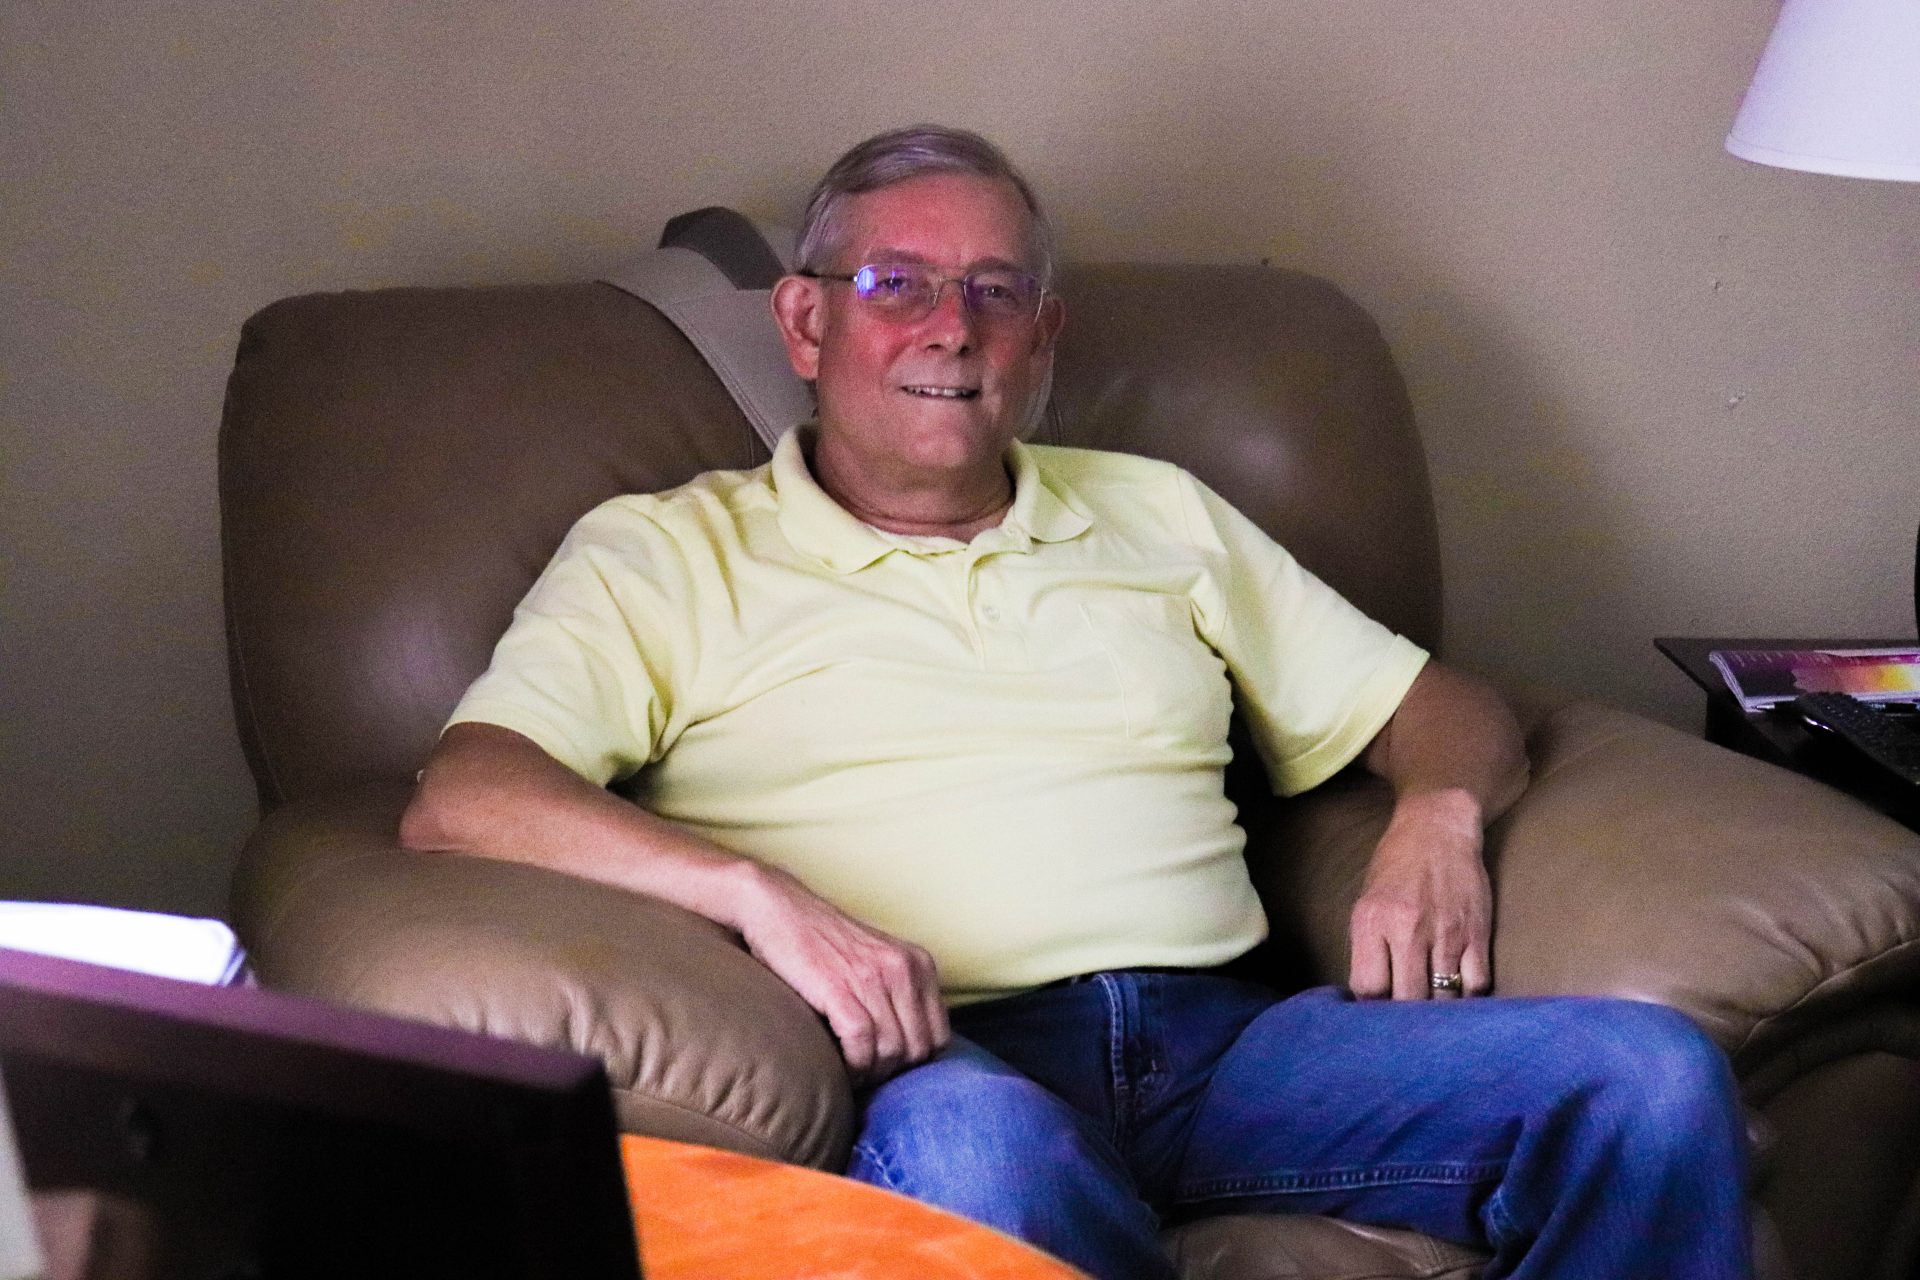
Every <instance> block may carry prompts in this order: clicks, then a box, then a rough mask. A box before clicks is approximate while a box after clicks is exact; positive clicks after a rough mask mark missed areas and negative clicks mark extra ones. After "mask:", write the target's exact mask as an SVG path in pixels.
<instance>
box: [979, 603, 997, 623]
mask: <svg viewBox="0 0 1920 1280" xmlns="http://www.w3.org/2000/svg"><path fill="white" fill-rule="evenodd" d="M980 616H981V617H983V618H985V619H986V620H987V621H988V622H998V621H1000V610H999V609H997V608H995V607H994V606H993V605H988V606H987V607H986V608H984V609H982V610H981V611H980Z"/></svg>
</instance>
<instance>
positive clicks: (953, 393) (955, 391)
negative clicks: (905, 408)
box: [900, 386, 980, 400]
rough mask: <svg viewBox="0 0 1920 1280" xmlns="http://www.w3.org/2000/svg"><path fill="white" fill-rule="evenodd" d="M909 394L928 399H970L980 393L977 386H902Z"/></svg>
mask: <svg viewBox="0 0 1920 1280" xmlns="http://www.w3.org/2000/svg"><path fill="white" fill-rule="evenodd" d="M900 389H901V390H902V391H904V392H906V393H907V394H908V395H910V396H921V397H924V398H925V399H928V400H972V399H974V398H975V397H977V396H978V395H979V394H980V388H978V387H913V386H908V387H902V388H900Z"/></svg>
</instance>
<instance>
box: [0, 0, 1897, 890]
mask: <svg viewBox="0 0 1920 1280" xmlns="http://www.w3.org/2000/svg"><path fill="white" fill-rule="evenodd" d="M1774 10H1775V4H1774V3H1773V0H1707V2H1706V3H1696V4H1675V3H1673V2H1672V0H1538V2H1537V3H1533V4H1513V3H1507V2H1504V0H1501V2H1495V0H1459V2H1457V3H1450V4H1441V3H1435V2H1434V0H1259V2H1257V3H1251V2H1239V3H1236V2H1233V0H1111V2H1109V3H1058V4H1046V3H1036V2H1034V0H1019V2H1017V3H1006V2H999V0H986V2H980V3H975V4H971V5H964V6H950V7H949V8H948V9H946V10H941V9H939V8H938V7H937V6H925V5H907V4H900V3H893V4H886V3H880V2H879V0H820V2H818V3H810V4H793V5H768V4H763V3H748V2H747V0H708V2H707V3H700V4H694V3H681V4H675V3H667V2H665V0H515V2H506V0H502V2H498V3H485V2H483V0H469V2H461V3H454V2H452V0H440V2H439V3H423V2H414V3H403V2H401V0H388V2H386V3H380V2H378V0H335V2H331V3H323V2H321V0H309V2H307V3H302V4H259V3H256V2H254V0H231V2H227V3H222V2H221V0H178V2H175V3H160V2H159V0H154V2H151V3H147V2H123V3H120V4H101V3H87V2H84V0H15V2H14V3H10V4H7V5H5V6H3V7H0V24H4V25H3V27H0V59H3V60H4V62H3V63H0V76H3V77H4V78H3V79H0V95H3V96H0V148H4V188H3V190H4V195H3V196H0V199H3V200H4V212H3V213H0V290H4V298H3V299H0V326H4V328H3V329H0V398H3V400H0V433H3V434H0V449H3V450H4V454H3V457H4V463H3V465H0V555H4V562H3V569H4V576H3V577H0V592H3V593H4V594H3V595H0V712H3V713H4V719H3V720H0V735H4V736H3V737H0V830H4V833H5V834H4V837H0V860H3V861H0V867H3V868H4V870H0V897H4V896H73V897H89V898H95V899H99V900H107V901H116V902H125V903H131V904H136V905H146V906H152V907H159V908H169V909H175V910H192V911H215V910H218V908H219V904H220V902H221V898H222V895H223V892H224V879H225V874H226V868H227V867H228V865H229V863H230V861H231V858H232V855H233V852H234V849H235V848H236V846H237V844H238V842H239V841H240V839H241V838H242V836H243V834H244V832H245V831H246V830H247V829H248V828H249V826H250V825H251V822H252V818H253V814H252V801H251V792H250V787H249V782H248V779H247V776H246V772H245V769H244V767H243V765H242V763H241V759H240V755H239V751H238V748H237V746H236V745H235V742H234V736H233V730H232V726H231V721H230V714H229V708H228V702H227V689H226V675H225V667H224V654H223V649H222V639H221V630H220V586H219V565H218V558H217V548H216V516H217V513H216V509H215V498H214V441H215V430H216V426H217V422H218V417H219V407H220V395H221V387H222V381H223V379H224V377H225V374H226V370H227V367H228V365H229V363H230V359H231V353H232V347H233V342H234V339H235V336H236V334H237V332H238V327H239V324H240V322H241V320H242V319H243V318H244V317H245V316H246V315H247V314H248V313H249V312H251V311H253V310H254V309H255V308H257V307H259V306H261V305H263V304H265V303H267V302H269V301H271V300H272V299H274V298H276V297H280V296H282V295H285V294H288V293H293V292H297V291H304V290H313V289H339V288H364V287H371V286H378V285H389V284H402V283H429V282H469V281H471V282H482V281H507V280H544V279H569V278H580V277H587V276H591V275H594V274H596V273H598V272H600V271H602V270H604V269H605V268H607V267H609V266H610V265H612V264H614V263H616V262H618V261H620V260H621V259H622V258H624V257H625V256H626V255H628V254H630V253H632V252H634V251H635V250H636V249H639V248H641V247H643V246H644V245H646V244H649V243H651V238H652V237H653V236H654V235H655V234H656V232H657V230H658V227H659V225H660V223H661V221H662V220H663V219H664V218H666V217H667V216H669V215H671V214H673V213H676V212H679V211H681V210H684V209H687V208H690V207H694V206H697V205H701V204H708V203H720V204H731V205H735V206H739V207H742V208H745V209H747V210H748V211H750V212H753V213H757V214H767V215H780V214H786V213H788V212H789V211H790V210H791V208H792V205H793V204H794V202H795V201H796V199H797V197H798V196H799V195H800V193H801V192H802V191H803V189H804V187H805V185H806V183H807V182H808V180H809V179H810V178H811V176H812V175H813V174H814V173H815V172H816V171H817V170H818V169H820V168H821V167H822V166H823V165H824V164H825V162H826V161H828V160H829V159H830V158H831V157H832V156H833V155H834V154H835V153H836V152H837V151H838V150H839V149H841V148H842V147H843V146H844V145H846V144H848V143H850V142H852V141H853V140H855V139H857V138H859V137H861V136H863V135H865V134H866V133H868V132H871V131H873V130H876V129H878V128H881V127H885V126H888V125H893V124H898V123H904V122H907V121H911V120H915V119H922V118H931V119H940V120H945V121H951V122H954V123H960V124H966V125H971V126H974V127H977V128H980V129H983V130H986V131H987V132H989V133H991V134H993V135H995V136H996V137H998V138H999V139H1001V140H1002V141H1003V142H1004V143H1005V144H1006V145H1007V146H1008V147H1009V149H1010V150H1012V151H1013V153H1014V154H1015V155H1016V157H1017V158H1018V159H1020V160H1022V161H1023V162H1025V164H1026V165H1027V166H1028V167H1029V168H1030V169H1031V170H1032V172H1033V174H1034V176H1035V177H1036V179H1037V180H1038V181H1039V183H1040V184H1041V186H1042V187H1043V189H1044V190H1045V191H1046V193H1047V194H1048V195H1049V196H1050V197H1051V199H1052V201H1053V203H1054V205H1055V206H1056V209H1057V211H1058V214H1059V217H1060V221H1061V222H1062V224H1063V226H1064V228H1065V232H1066V237H1067V241H1068V243H1069V246H1070V248H1071V250H1072V251H1073V252H1074V253H1075V254H1076V255H1078V256H1083V257H1139V258H1162V259H1191V260H1225V261H1254V260H1261V259H1271V260H1272V261H1274V262H1275V263H1278V264H1287V265H1297V266H1304V267H1306V268H1309V269H1312V270H1316V271H1319V272H1322V273H1324V274H1327V275H1329V276H1332V277H1333V278H1335V279H1336V280H1338V281H1340V282H1341V283H1343V284H1344V285H1345V286H1346V287H1347V288H1348V289H1349V290H1350V291H1351V292H1353V293H1354V294H1355V295H1356V296H1358V297H1359V298H1360V299H1361V300H1362V301H1363V302H1364V303H1366V304H1367V305H1368V306H1369V307H1371V308H1372V309H1373V310H1374V312H1375V313H1376V314H1377V315H1378V316H1379V317H1380V319H1381V321H1382V323H1383V325H1384V327H1385V328H1386V331H1387V334H1388V336H1389V338H1390V340H1391V341H1392V343H1393V345H1394V348H1395V350H1396V351H1397V353H1398V354H1399V356H1400V359H1401V360H1402V362H1403V364H1404V366H1405V368H1406V371H1407V375H1408V379H1409V381H1410V383H1411V385H1412V388H1413V394H1414V400H1415V403H1416V406H1417V409H1418V411H1419V413H1420V416H1421V420H1422V422H1423V425H1424V429H1425V433H1426V439H1427V446H1428V450H1429V453H1430V455H1431V457H1432V462H1433V471H1434V476H1435V481H1436V485H1437V488H1438V493H1439V500H1440V515H1441V525H1442V531H1443V536H1444V539H1445V549H1446V564H1447V572H1448V575H1449V576H1448V600H1447V605H1448V613H1449V619H1450V641H1451V649H1452V652H1453V654H1454V656H1455V657H1456V658H1458V659H1460V660H1462V661H1463V662H1465V663H1468V664H1470V665H1477V666H1480V667H1482V668H1485V669H1491V670H1497V671H1502V672H1512V673H1520V674H1530V675H1533V676H1537V677H1543V678H1555V677H1557V678H1560V679H1562V680H1564V681H1566V682H1568V683H1570V684H1572V685H1575V686H1577V687H1581V688H1584V689H1587V690H1590V691H1593V692H1596V693H1599V694H1603V695H1605V696H1607V697H1610V698H1613V699H1615V700H1617V701H1620V702H1623V703H1625V704H1627V705H1629V706H1632V707H1635V708H1637V709H1640V710H1643V711H1647V712H1650V713H1652V714H1655V715H1658V716H1662V717H1665V718H1668V719H1671V720H1674V721H1675V722H1677V723H1686V722H1689V721H1690V718H1691V716H1692V715H1693V711H1694V700H1693V697H1692V695H1691V693H1690V691H1689V689H1688V687H1686V686H1684V685H1683V683H1682V682H1681V680H1680V678H1679V677H1678V676H1676V675H1673V674H1671V673H1669V672H1668V671H1666V670H1665V669H1664V668H1663V665H1662V663H1661V662H1660V660H1659V659H1658V658H1657V657H1656V656H1655V655H1654V654H1653V651H1652V650H1651V648H1650V647H1649V645H1648V643H1647V642H1648V638H1649V637H1650V636H1653V635H1656V634H1661V633H1671V632H1679V633H1685V632H1694V633H1713V632H1726V633H1740V632H1749V633H1764V632H1770V631H1771V632H1785V633H1793V632H1818V631H1838V632H1868V633H1897V634H1909V630H1908V629H1909V628H1910V627H1911V616H1910V613H1909V607H1908V600H1909V591H1908V578H1907V575H1908V573H1909V571H1910V567H1911V559H1910V558H1911V555H1912V539H1913V530H1914V522H1915V519H1916V516H1917V515H1920V502H1916V500H1915V488H1916V486H1915V484H1914V477H1915V475H1916V473H1920V421H1917V420H1916V415H1915V404H1916V399H1917V397H1916V394H1915V393H1916V391H1917V390H1920V368H1917V366H1916V361H1915V359H1914V354H1915V353H1914V342H1915V337H1916V335H1920V288H1917V287H1916V286H1917V285H1920V271H1917V270H1916V268H1917V267H1920V186H1901V185H1896V184H1875V183H1865V182H1855V181H1849V180H1844V179H1833V178H1818V177H1812V176H1808V175H1801V174H1790V173H1783V172H1779V171H1774V170H1768V169H1761V168H1756V167H1752V166H1749V165H1746V164H1743V163H1741V162H1739V161H1736V160H1733V159H1731V158H1729V157H1727V156H1726V155H1725V154H1723V153H1722V152H1721V150H1720V139H1721V136H1722V135H1723V134H1724V132H1725V130H1726V127H1727V124H1728V122H1729V120H1730V118H1731V113H1732V111H1733V108H1734V106H1735V104H1736V103H1737V101H1738V98H1739V94H1740V91H1741V89H1742V87H1743V86H1744V84H1745V80H1746V76H1747V74H1748V72H1749V71H1750V69H1751V67H1752V64H1753V61H1754V59H1755V58H1756V57H1757V56H1758V52H1759V49H1760V47H1761V45H1762V43H1763V42H1764V39H1765V36H1766V32H1767V29H1768V27H1769V25H1770V24H1771V22H1772V18H1773V15H1774ZM1822 485H1825V486H1829V487H1830V488H1831V491H1832V496H1831V497H1828V498H1825V499H1821V498H1815V497H1813V496H1812V494H1813V493H1815V492H1816V491H1818V490H1819V488H1820V487H1821V486H1822Z"/></svg>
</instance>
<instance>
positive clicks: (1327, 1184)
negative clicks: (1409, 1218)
mask: <svg viewBox="0 0 1920 1280" xmlns="http://www.w3.org/2000/svg"><path fill="white" fill-rule="evenodd" d="M1506 1168H1507V1166H1506V1162H1505V1161H1504V1160H1494V1161H1476V1162H1472V1163H1461V1162H1456V1161H1435V1162H1429V1163H1426V1164H1393V1165H1369V1166H1367V1167H1365V1168H1360V1169H1327V1170H1322V1171H1320V1172H1316V1173H1275V1174H1264V1175H1260V1176H1250V1177H1241V1178H1211V1179H1208V1180H1207V1181H1204V1182H1195V1183H1190V1184H1188V1185H1187V1186H1184V1187H1182V1188H1181V1189H1180V1191H1179V1194H1178V1196H1177V1199H1179V1200H1180V1201H1182V1202H1189V1201H1194V1200H1211V1199H1216V1198H1222V1197H1228V1196H1255V1195H1272V1194H1284V1193H1293V1192H1312V1191H1340V1190H1350V1189H1353V1188H1357V1187H1389V1186H1400V1185H1405V1184H1408V1183H1417V1182H1431V1183H1446V1184H1459V1183H1472V1182H1497V1181H1499V1180H1500V1178H1501V1177H1503V1176H1504V1175H1505V1173H1506Z"/></svg>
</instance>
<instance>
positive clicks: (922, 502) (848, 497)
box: [806, 441, 1013, 542]
mask: <svg viewBox="0 0 1920 1280" xmlns="http://www.w3.org/2000/svg"><path fill="white" fill-rule="evenodd" d="M806 459H807V466H808V469H809V470H811V471H812V473H813V478H814V481H815V482H816V483H817V484H819V486H820V487H821V488H822V489H824V490H825V491H826V493H827V496H828V497H830V498H832V499H833V500H834V501H835V502H837V503H839V504H840V506H841V507H843V508H845V510H846V511H847V513H848V514H849V515H851V516H853V517H854V518H855V519H856V520H859V521H861V522H863V523H865V524H870V525H872V526H873V527H874V528H876V529H884V530H886V531H887V532H888V533H898V534H905V535H907V536H910V537H921V538H929V537H936V538H957V539H959V540H960V541H962V542H967V541H970V540H971V539H972V538H973V536H974V535H975V534H978V533H980V532H982V531H984V530H987V529H991V528H993V527H994V526H995V525H997V524H999V523H1000V521H1001V519H1002V518H1004V517H1005V516H1006V514H1007V510H1008V508H1010V507H1012V506H1013V477H1012V476H1011V475H1009V474H1008V472H1007V468H1006V464H1005V463H1004V462H1003V461H1001V460H998V459H996V460H995V461H994V462H993V463H992V465H991V467H990V468H986V469H983V470H980V471H978V472H975V473H972V474H965V475H949V474H945V473H940V474H935V475H933V476H928V477H905V476H900V477H893V476H881V477H876V476H872V475H869V474H867V473H865V472H863V471H861V470H860V469H858V468H856V467H849V466H846V465H844V464H838V463H837V460H836V458H835V457H834V455H833V453H832V451H831V450H830V449H827V450H823V449H821V448H819V446H818V442H817V441H816V442H813V443H811V444H810V445H809V447H808V448H807V449H806Z"/></svg>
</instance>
